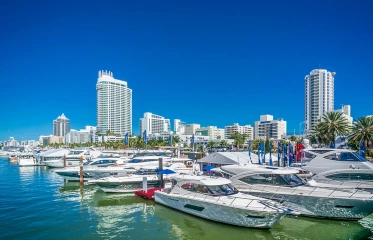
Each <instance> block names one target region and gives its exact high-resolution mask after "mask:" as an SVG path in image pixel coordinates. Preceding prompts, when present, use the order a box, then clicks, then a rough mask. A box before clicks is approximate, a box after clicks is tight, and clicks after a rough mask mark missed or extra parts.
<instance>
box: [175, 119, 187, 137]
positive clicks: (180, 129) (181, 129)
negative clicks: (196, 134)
mask: <svg viewBox="0 0 373 240" xmlns="http://www.w3.org/2000/svg"><path fill="white" fill-rule="evenodd" d="M174 133H175V134H184V133H185V124H184V123H183V122H181V121H180V119H174Z"/></svg>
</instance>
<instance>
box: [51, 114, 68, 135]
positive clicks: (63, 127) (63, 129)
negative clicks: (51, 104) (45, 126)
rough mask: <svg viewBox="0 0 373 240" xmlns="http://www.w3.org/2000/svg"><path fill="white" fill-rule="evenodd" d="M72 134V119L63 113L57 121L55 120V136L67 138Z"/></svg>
mask: <svg viewBox="0 0 373 240" xmlns="http://www.w3.org/2000/svg"><path fill="white" fill-rule="evenodd" d="M68 132H70V119H68V118H67V117H66V116H65V114H63V113H62V115H61V116H58V118H57V119H56V120H53V136H60V137H63V136H65V135H66V134H67V133H68Z"/></svg>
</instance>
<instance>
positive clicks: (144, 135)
mask: <svg viewBox="0 0 373 240" xmlns="http://www.w3.org/2000/svg"><path fill="white" fill-rule="evenodd" d="M142 139H143V140H144V144H146V143H147V142H148V141H147V136H146V130H144V132H143V133H142Z"/></svg>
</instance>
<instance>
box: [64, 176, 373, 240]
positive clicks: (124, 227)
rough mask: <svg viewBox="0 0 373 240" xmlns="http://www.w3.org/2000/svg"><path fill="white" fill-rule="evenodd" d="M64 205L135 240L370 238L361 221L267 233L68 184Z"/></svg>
mask: <svg viewBox="0 0 373 240" xmlns="http://www.w3.org/2000/svg"><path fill="white" fill-rule="evenodd" d="M58 194H60V195H61V196H64V197H65V198H64V199H65V200H69V201H80V207H81V208H86V209H87V210H88V212H89V213H90V215H91V216H90V219H91V220H90V221H93V222H94V223H93V224H92V223H91V224H92V225H91V227H93V228H95V232H96V234H98V236H101V237H103V238H111V237H126V236H131V238H133V239H143V238H144V236H146V238H152V237H153V238H157V239H248V238H250V239H302V240H306V239H351V240H352V239H368V238H369V236H370V235H371V233H370V230H369V229H368V228H364V227H363V226H362V225H361V224H359V222H353V221H351V222H347V221H330V220H323V219H313V218H301V217H285V218H283V219H282V220H281V221H280V222H279V223H278V224H276V225H275V226H274V227H273V228H272V229H270V230H260V229H249V228H242V227H235V226H230V225H226V224H220V223H215V222H211V221H208V220H204V219H201V218H197V217H194V216H191V215H188V214H184V213H181V212H178V211H175V210H173V209H170V208H167V207H164V206H162V205H159V204H156V203H154V201H150V200H144V199H142V198H140V197H136V196H133V195H132V194H131V195H122V194H106V193H104V192H103V191H101V190H100V189H99V188H98V187H97V186H95V185H89V184H85V185H80V183H78V182H67V183H65V184H62V185H61V187H59V188H58ZM371 226H373V225H371Z"/></svg>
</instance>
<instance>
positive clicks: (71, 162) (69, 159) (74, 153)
mask: <svg viewBox="0 0 373 240" xmlns="http://www.w3.org/2000/svg"><path fill="white" fill-rule="evenodd" d="M99 156H101V152H100V151H97V150H96V149H94V148H89V149H82V150H70V151H69V153H68V154H67V155H66V166H67V167H73V166H79V164H80V158H81V157H83V162H86V161H88V160H92V159H95V158H98V157H99ZM63 157H64V156H62V158H60V159H54V160H47V161H44V164H45V165H46V166H48V167H51V168H63V167H64V160H63Z"/></svg>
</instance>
